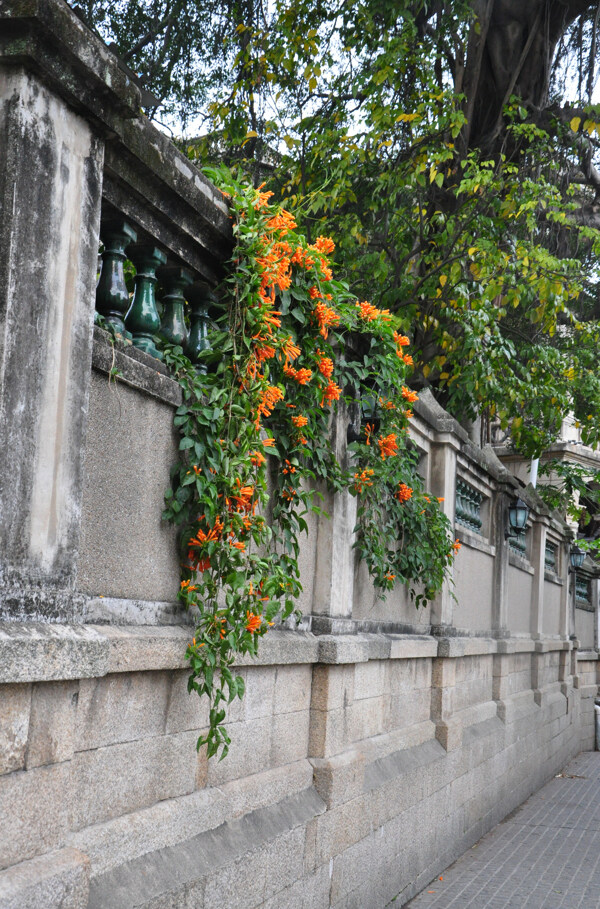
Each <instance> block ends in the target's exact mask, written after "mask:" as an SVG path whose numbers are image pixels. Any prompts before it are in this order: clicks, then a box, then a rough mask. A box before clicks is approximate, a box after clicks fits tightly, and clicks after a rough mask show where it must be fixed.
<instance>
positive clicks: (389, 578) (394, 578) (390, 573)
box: [385, 571, 396, 583]
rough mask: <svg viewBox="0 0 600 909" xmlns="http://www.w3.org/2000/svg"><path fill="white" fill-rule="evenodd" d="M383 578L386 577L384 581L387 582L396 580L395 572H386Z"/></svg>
mask: <svg viewBox="0 0 600 909" xmlns="http://www.w3.org/2000/svg"><path fill="white" fill-rule="evenodd" d="M385 579H386V581H389V582H390V583H391V582H392V581H395V580H396V575H395V574H392V572H391V571H389V572H388V573H387V574H386V576H385Z"/></svg>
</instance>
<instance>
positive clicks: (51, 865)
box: [0, 848, 89, 909]
mask: <svg viewBox="0 0 600 909" xmlns="http://www.w3.org/2000/svg"><path fill="white" fill-rule="evenodd" d="M88 892H89V859H88V858H87V856H86V855H84V854H83V853H82V852H79V851H78V850H77V849H71V848H66V849H61V850H60V851H59V852H51V853H49V854H48V855H42V856H38V857H37V858H34V859H31V860H30V861H26V862H21V863H20V864H18V865H13V867H12V868H9V869H8V870H6V871H3V872H0V909H87V905H88Z"/></svg>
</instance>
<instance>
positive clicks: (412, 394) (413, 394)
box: [402, 385, 419, 404]
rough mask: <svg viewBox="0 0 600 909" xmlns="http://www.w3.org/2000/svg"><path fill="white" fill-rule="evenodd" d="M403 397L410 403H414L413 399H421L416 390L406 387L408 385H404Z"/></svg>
mask: <svg viewBox="0 0 600 909" xmlns="http://www.w3.org/2000/svg"><path fill="white" fill-rule="evenodd" d="M402 397H403V398H404V400H405V401H408V403H409V404H412V403H413V401H418V400H419V396H418V394H417V393H416V391H411V390H410V388H407V387H406V385H403V386H402Z"/></svg>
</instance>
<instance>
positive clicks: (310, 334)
mask: <svg viewBox="0 0 600 909" xmlns="http://www.w3.org/2000/svg"><path fill="white" fill-rule="evenodd" d="M208 175H209V176H210V177H211V178H212V179H213V181H214V182H215V183H216V184H217V185H218V186H220V187H221V189H222V191H223V192H224V195H225V196H227V197H228V198H229V199H230V204H231V214H232V218H233V231H234V235H235V241H236V246H235V251H234V254H233V258H232V260H231V262H230V264H229V268H228V273H227V277H226V279H225V281H224V283H223V285H222V287H221V290H220V304H221V307H220V313H221V314H220V315H219V316H218V317H217V319H216V330H215V331H214V332H213V336H212V349H211V350H208V351H206V352H205V354H204V355H205V357H206V367H207V371H206V374H202V373H201V372H198V371H197V370H196V369H195V368H194V367H193V366H192V364H191V362H190V361H189V360H188V358H187V357H186V356H185V354H184V352H183V350H182V349H181V347H173V346H171V347H167V348H166V350H165V357H166V362H167V364H168V365H169V366H170V367H171V369H172V370H173V372H174V373H175V374H176V376H177V377H178V380H179V382H180V384H181V387H182V390H183V404H182V405H181V407H179V409H178V410H177V413H176V416H175V425H176V427H177V429H178V430H179V433H180V435H181V440H180V444H179V449H180V457H179V461H178V463H177V465H176V466H175V468H174V470H173V474H172V483H171V487H170V488H169V489H168V491H167V493H166V508H165V512H164V517H165V518H166V519H167V520H169V521H171V522H173V523H174V524H176V525H178V527H179V528H180V539H181V547H182V549H181V551H182V570H183V580H182V583H181V590H180V598H181V599H182V601H183V602H184V603H185V604H186V606H187V607H188V608H189V609H191V610H193V613H194V616H195V623H196V628H195V635H194V638H193V641H192V643H191V644H190V645H189V647H188V650H187V658H188V660H189V663H190V668H191V675H190V679H189V686H188V687H189V690H190V691H192V690H195V691H197V692H198V693H199V694H200V695H202V694H205V695H207V697H208V698H209V699H210V724H209V729H208V731H207V732H206V734H205V735H203V736H201V737H200V738H199V740H198V748H200V746H201V745H203V744H207V746H208V755H209V757H210V756H212V755H214V754H218V753H220V756H221V757H224V756H225V755H226V754H227V751H228V748H229V744H230V738H229V735H228V733H227V730H226V728H225V726H224V720H225V713H226V705H227V703H230V702H231V701H232V700H233V699H234V698H235V697H242V695H243V692H244V682H243V679H242V678H241V677H240V676H239V675H237V676H236V675H235V673H234V672H233V669H232V667H233V665H234V663H235V660H236V658H237V657H238V655H240V654H251V655H255V654H256V653H257V649H258V644H259V640H260V638H261V637H262V636H263V635H265V634H266V633H267V632H268V630H269V628H271V627H272V625H273V624H274V623H275V622H279V621H284V620H285V619H287V618H288V617H289V616H290V615H291V614H292V613H293V612H294V608H295V600H296V598H297V597H298V595H299V594H300V592H301V590H302V586H301V578H300V570H299V565H298V555H299V545H300V544H299V537H300V534H301V533H302V532H303V531H304V532H306V531H307V529H308V525H307V521H306V518H307V515H308V514H309V513H310V512H311V511H316V512H319V511H320V506H319V494H318V492H317V489H318V487H319V485H321V486H323V484H326V486H327V487H328V488H329V489H330V490H332V491H334V492H338V493H339V492H342V491H343V490H348V491H349V492H350V494H352V495H354V496H357V497H358V510H357V514H358V521H357V527H356V544H355V545H356V547H357V549H358V552H359V554H360V557H361V558H362V559H364V561H365V562H366V564H367V566H368V569H369V572H370V574H371V576H372V579H373V582H374V584H375V586H376V588H378V589H379V591H380V593H381V595H382V596H385V592H386V591H389V590H391V589H392V588H393V587H394V585H395V584H407V585H409V589H410V592H411V596H412V597H413V599H414V601H415V603H416V605H417V606H418V605H421V604H424V603H426V602H427V601H428V600H429V599H430V598H431V597H432V596H433V595H434V593H435V592H436V590H437V589H439V587H440V586H441V584H442V582H443V580H444V578H445V576H446V573H447V569H448V566H449V564H450V563H451V561H452V559H453V557H454V554H455V552H456V549H457V545H458V544H453V543H452V540H451V537H450V533H449V532H450V524H449V522H448V520H447V518H446V517H445V516H444V515H443V513H442V511H441V509H440V508H439V504H438V502H437V501H436V500H435V498H432V497H430V496H427V495H426V494H425V491H424V489H423V483H422V480H421V478H420V477H419V475H418V473H417V460H416V455H415V453H414V451H413V449H412V446H411V443H410V440H409V437H408V422H409V420H410V418H411V416H412V409H411V405H412V403H413V401H414V400H415V399H416V394H415V393H414V392H413V391H411V390H410V389H409V388H408V386H407V385H406V377H407V374H408V372H409V370H410V368H411V365H412V358H411V356H410V354H409V353H408V352H407V347H408V345H409V339H408V337H407V336H405V335H403V334H401V333H400V331H399V328H398V325H397V322H396V318H395V317H394V316H393V315H392V314H390V313H389V312H388V311H387V310H382V309H378V308H377V307H375V306H373V305H371V304H370V303H368V302H366V301H359V300H357V299H356V298H355V297H354V296H353V295H352V294H351V293H350V291H349V289H348V286H347V285H346V284H344V283H343V282H341V281H338V280H335V279H334V277H333V273H332V265H331V256H332V254H333V252H334V244H333V242H332V241H331V240H330V239H329V238H327V237H319V238H318V239H317V240H316V242H315V243H312V244H311V243H309V242H308V241H307V240H306V238H305V237H304V236H302V234H301V233H300V232H299V231H298V228H297V225H296V221H295V219H294V217H293V216H292V215H291V214H290V213H289V212H288V211H286V210H284V209H282V208H281V207H278V206H274V205H272V204H271V202H270V198H271V196H272V193H270V192H262V191H261V190H260V189H258V190H256V189H254V188H253V187H252V186H250V185H245V184H244V183H242V182H239V181H238V180H236V179H235V178H234V177H233V176H232V175H231V173H230V172H229V171H227V170H225V169H219V170H211V171H209V174H208ZM359 402H362V411H363V420H362V422H360V421H358V422H359V423H360V429H359V430H358V431H356V432H355V437H356V440H355V441H353V442H352V443H351V444H350V445H349V446H348V448H349V463H346V462H345V461H342V460H338V458H337V457H336V452H335V451H334V448H333V446H332V444H331V441H330V436H331V431H330V427H331V421H332V417H333V413H334V410H335V408H337V407H339V406H345V407H347V408H350V409H352V408H354V409H355V410H356V409H357V408H358V406H359ZM270 468H272V469H270Z"/></svg>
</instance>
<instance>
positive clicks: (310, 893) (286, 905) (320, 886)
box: [261, 865, 331, 909]
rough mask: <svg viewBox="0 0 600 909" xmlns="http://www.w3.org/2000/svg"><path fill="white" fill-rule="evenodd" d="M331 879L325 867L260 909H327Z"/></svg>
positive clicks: (277, 895)
mask: <svg viewBox="0 0 600 909" xmlns="http://www.w3.org/2000/svg"><path fill="white" fill-rule="evenodd" d="M330 885H331V877H330V872H329V867H328V866H327V865H324V866H322V867H321V868H319V869H318V870H317V871H316V872H315V874H311V875H310V876H308V877H304V878H302V880H299V881H296V883H294V884H292V886H291V887H288V888H286V889H285V890H280V891H279V893H277V894H276V895H275V896H273V897H271V899H269V900H266V902H264V903H263V904H262V906H261V909H329V905H330V903H329V888H330Z"/></svg>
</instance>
